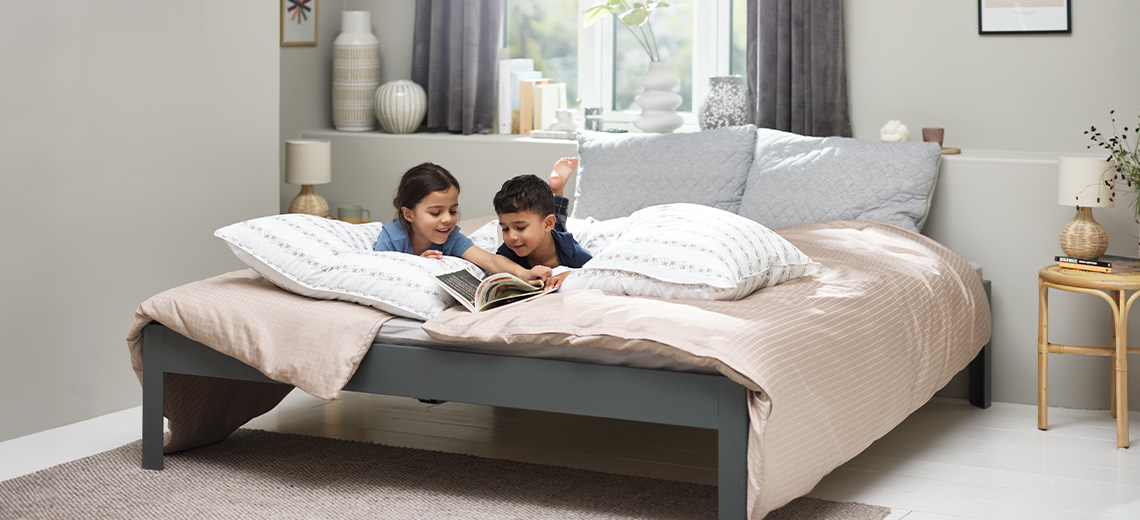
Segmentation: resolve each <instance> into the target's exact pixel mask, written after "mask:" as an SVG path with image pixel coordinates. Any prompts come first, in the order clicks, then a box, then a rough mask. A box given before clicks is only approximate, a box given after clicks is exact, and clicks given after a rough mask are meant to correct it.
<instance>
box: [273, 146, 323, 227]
mask: <svg viewBox="0 0 1140 520" xmlns="http://www.w3.org/2000/svg"><path fill="white" fill-rule="evenodd" d="M285 182H286V183H289V184H300V185H301V193H298V194H297V196H296V197H293V201H292V202H290V203H289V213H307V214H309V215H317V216H318V217H327V216H328V214H329V203H328V202H325V199H324V197H321V196H320V195H317V192H316V191H315V190H313V185H314V184H328V183H329V182H332V143H330V142H329V141H316V140H291V141H285Z"/></svg>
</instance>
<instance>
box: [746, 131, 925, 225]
mask: <svg viewBox="0 0 1140 520" xmlns="http://www.w3.org/2000/svg"><path fill="white" fill-rule="evenodd" d="M756 134H757V135H756V152H755V154H754V159H753V162H752V169H751V171H750V172H749V173H748V183H747V184H746V186H745V189H744V197H743V199H742V201H741V204H740V211H739V212H738V213H739V214H740V215H742V216H745V217H748V218H750V219H752V220H755V221H757V222H759V223H761V224H764V225H765V226H768V227H769V228H771V229H779V228H782V227H785V226H791V225H794V224H803V223H807V222H825V221H828V220H876V221H879V222H885V223H887V224H893V225H896V226H899V227H902V228H906V229H910V230H912V231H922V225H923V224H924V223H925V222H926V213H927V209H928V207H929V204H930V196H931V195H932V194H933V192H934V180H935V178H936V177H937V175H938V161H939V159H940V158H941V157H942V148H941V147H939V146H938V145H937V144H935V143H913V142H904V143H873V142H869V141H860V140H858V139H850V138H845V137H822V138H821V137H804V136H802V135H797V134H790V133H787V132H781V131H778V130H770V129H767V128H761V129H759V130H757V132H756Z"/></svg>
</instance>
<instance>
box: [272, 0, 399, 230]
mask: <svg viewBox="0 0 1140 520" xmlns="http://www.w3.org/2000/svg"><path fill="white" fill-rule="evenodd" d="M318 5H319V6H320V16H319V17H318V18H317V21H318V23H319V24H320V28H319V34H318V38H317V40H318V41H317V46H316V47H282V48H281V155H280V157H281V161H282V163H284V160H285V159H284V157H285V155H284V154H285V146H284V143H285V140H286V139H297V138H299V137H301V132H303V131H305V130H310V129H319V128H332V127H333V124H332V108H331V104H332V48H333V40H335V39H336V37H337V35H338V34H340V15H341V12H343V11H350V10H360V11H369V12H371V13H372V34H374V35H375V36H376V38H377V39H378V40H380V82H381V83H382V84H383V83H385V82H388V81H393V80H397V79H411V78H412V21H413V20H415V13H416V2H414V1H413V0H322V1H321V2H319V4H318ZM340 157H342V155H340V154H334V158H333V182H334V183H335V182H336V181H337V180H338V178H339V177H338V175H337V172H338V171H340V170H342V169H343V167H342V166H341V165H340V164H338V162H339V161H341V159H340ZM283 178H284V177H282V179H283ZM316 189H317V192H318V193H321V194H322V196H324V197H325V198H326V200H328V202H329V207H331V208H334V210H335V208H336V206H337V205H338V204H355V203H360V202H362V201H359V200H350V201H348V202H346V201H344V200H343V199H342V200H329V198H328V197H327V196H326V195H324V193H325V192H326V191H327V189H328V187H321V186H317V188H316ZM299 191H300V186H296V185H291V184H285V183H284V182H282V183H281V195H280V197H281V200H280V208H281V211H285V209H287V208H288V207H289V201H290V200H292V199H293V197H294V196H296V195H297V193H298V192H299ZM363 202H365V203H367V201H363Z"/></svg>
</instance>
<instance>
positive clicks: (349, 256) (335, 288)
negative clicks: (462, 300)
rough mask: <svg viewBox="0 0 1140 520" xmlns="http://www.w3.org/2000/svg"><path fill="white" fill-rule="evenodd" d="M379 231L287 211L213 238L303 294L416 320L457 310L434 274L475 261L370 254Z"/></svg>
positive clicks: (231, 228)
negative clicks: (224, 242)
mask: <svg viewBox="0 0 1140 520" xmlns="http://www.w3.org/2000/svg"><path fill="white" fill-rule="evenodd" d="M383 226H384V225H383V224H382V223H374V224H349V223H347V222H342V221H339V220H333V219H327V218H321V217H315V216H312V215H300V214H289V215H274V216H269V217H261V218H255V219H252V220H247V221H245V222H238V223H237V224H231V225H229V226H226V227H223V228H221V229H219V230H217V231H215V232H214V236H217V237H218V238H221V239H222V240H225V241H226V244H228V245H229V246H230V249H231V250H233V252H234V254H235V255H237V257H238V259H239V260H241V261H242V262H243V263H245V264H246V265H248V266H249V267H251V268H253V270H255V271H257V272H258V273H259V274H261V276H263V277H265V278H266V279H267V280H269V281H270V282H272V283H273V284H274V285H277V286H278V287H280V288H282V289H285V290H286V291H289V292H292V293H296V294H300V295H302V296H308V297H310V298H318V299H323V300H342V301H348V302H354V303H359V304H361V305H367V306H369V307H375V308H377V309H380V310H382V311H384V312H388V313H390V314H394V315H396V316H403V317H405V318H412V319H416V320H428V319H431V318H432V317H434V316H435V315H437V314H439V313H441V312H443V311H444V309H447V308H448V307H451V306H453V305H456V302H455V300H454V299H453V298H452V297H451V296H450V295H448V294H447V292H446V291H445V290H444V289H443V287H441V286H440V285H439V283H438V282H436V281H435V278H434V277H433V276H432V275H433V274H434V273H438V272H441V271H445V270H448V269H451V268H455V267H473V266H474V264H472V263H470V262H468V261H466V260H463V259H461V258H456V257H450V256H445V257H444V258H443V260H437V259H433V258H423V257H419V256H415V255H409V254H406V253H397V252H392V251H385V252H377V251H373V250H372V243H373V242H375V241H376V237H377V236H379V235H380V229H381V228H383Z"/></svg>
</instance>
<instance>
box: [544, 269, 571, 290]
mask: <svg viewBox="0 0 1140 520" xmlns="http://www.w3.org/2000/svg"><path fill="white" fill-rule="evenodd" d="M570 273H571V271H566V272H564V273H561V274H556V275H554V276H551V277H550V278H547V279H546V285H544V286H543V287H542V288H543V289H546V290H548V291H550V290H554V289H557V288H559V287H562V281H563V280H565V279H566V277H567V276H570Z"/></svg>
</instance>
